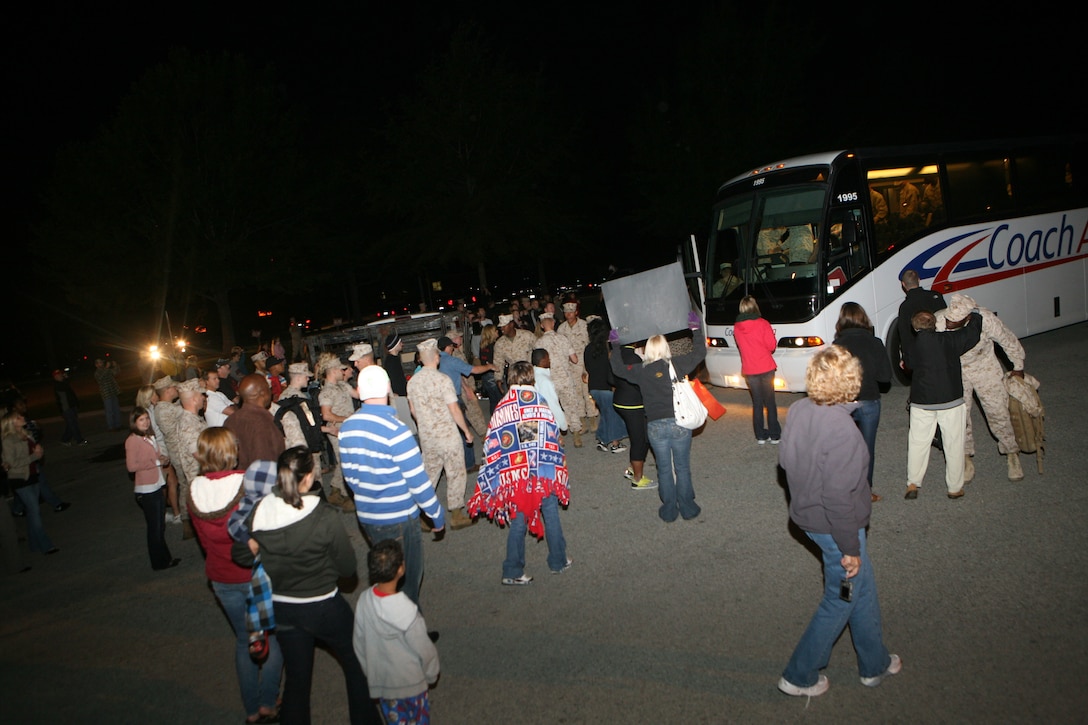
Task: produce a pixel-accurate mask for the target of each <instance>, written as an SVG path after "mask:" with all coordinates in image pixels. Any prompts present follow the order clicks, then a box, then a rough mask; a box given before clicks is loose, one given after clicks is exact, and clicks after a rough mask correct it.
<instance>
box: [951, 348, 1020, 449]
mask: <svg viewBox="0 0 1088 725" xmlns="http://www.w3.org/2000/svg"><path fill="white" fill-rule="evenodd" d="M1004 381H1005V368H1003V367H1002V366H1001V363H1000V362H998V360H997V358H996V357H989V358H985V359H984V360H983V361H982V362H981V363H972V364H971V365H965V366H964V367H963V400H964V402H965V403H967V435H966V436H965V437H964V439H963V445H964V452H965V453H966V454H967V455H969V456H973V455H975V437H974V433H973V432H972V430H971V409H972V408H973V406H974V400H973V396H972V393H974V395H977V396H978V402H979V404H980V405H981V406H982V411H983V413H984V414H985V416H986V423H988V424H989V426H990V432H991V433H993V435H994V437H995V438H997V450H998V452H1000V453H1019V452H1020V446H1018V445H1017V444H1016V433H1015V432H1013V429H1012V420H1011V419H1010V418H1009V393H1008V391H1006V390H1005V382H1004Z"/></svg>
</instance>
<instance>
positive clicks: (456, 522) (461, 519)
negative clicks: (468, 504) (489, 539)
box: [446, 509, 476, 531]
mask: <svg viewBox="0 0 1088 725" xmlns="http://www.w3.org/2000/svg"><path fill="white" fill-rule="evenodd" d="M446 518H447V519H448V520H449V524H450V528H451V529H453V530H454V531H457V530H458V529H463V528H465V527H467V526H472V525H473V524H474V523H476V519H474V518H472V517H470V516H469V515H468V514H467V513H465V510H464V509H454V510H453V511H450V512H449V515H448V516H447V517H446Z"/></svg>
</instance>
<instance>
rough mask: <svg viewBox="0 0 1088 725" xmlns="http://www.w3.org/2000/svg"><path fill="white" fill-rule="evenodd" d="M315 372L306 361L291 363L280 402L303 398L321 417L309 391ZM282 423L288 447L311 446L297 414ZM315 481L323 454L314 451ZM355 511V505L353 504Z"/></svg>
mask: <svg viewBox="0 0 1088 725" xmlns="http://www.w3.org/2000/svg"><path fill="white" fill-rule="evenodd" d="M312 377H313V374H312V373H311V372H310V368H309V365H308V364H307V363H304V362H298V363H291V365H290V367H289V368H288V376H287V378H288V381H289V384H288V385H287V387H286V388H284V389H283V392H282V393H280V402H285V401H288V400H290V399H291V398H303V399H304V400H306V401H308V406H309V408H310V412H311V413H312V414H313V415H314V417H315V419H320V417H321V409H320V408H319V407H318V405H317V404H316V403H314V401H313V400H312V399H311V398H310V393H309V392H308V391H307V388H308V384H309V381H310V378H312ZM278 408H279V403H273V404H272V407H271V408H270V409H269V410H271V412H272V415H275V414H276V410H277V409H278ZM280 423H281V424H282V425H283V437H284V440H285V442H286V444H287V447H288V448H294V447H295V446H302V447H304V448H308V447H309V442H308V441H307V440H306V434H305V433H303V432H302V423H300V422H299V419H298V416H297V415H290V414H288V415H285V416H283V417H282V418H280ZM313 456H314V481H316V482H317V483H318V484H319V485H320V483H321V468H322V464H321V454H320V453H314V454H313ZM352 510H353V511H354V505H353V506H352Z"/></svg>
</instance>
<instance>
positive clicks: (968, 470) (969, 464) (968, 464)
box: [963, 456, 1012, 483]
mask: <svg viewBox="0 0 1088 725" xmlns="http://www.w3.org/2000/svg"><path fill="white" fill-rule="evenodd" d="M1009 470H1010V471H1011V470H1012V469H1011V468H1010V469H1009ZM974 477H975V459H974V458H973V457H971V456H964V457H963V482H964V483H970V482H971V479H972V478H974Z"/></svg>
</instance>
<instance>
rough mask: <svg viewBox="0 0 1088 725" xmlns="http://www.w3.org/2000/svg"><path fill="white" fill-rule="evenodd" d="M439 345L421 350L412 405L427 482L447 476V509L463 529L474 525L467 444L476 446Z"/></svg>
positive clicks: (454, 524) (427, 342) (430, 344)
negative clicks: (468, 499) (441, 363)
mask: <svg viewBox="0 0 1088 725" xmlns="http://www.w3.org/2000/svg"><path fill="white" fill-rule="evenodd" d="M436 342H437V341H434V340H425V341H424V342H422V343H420V346H419V359H420V362H421V363H422V364H423V367H422V368H420V370H419V371H418V372H417V373H416V374H415V375H413V376H412V378H411V379H410V380H409V381H408V404H409V405H410V406H411V409H412V415H413V416H414V417H415V419H416V425H417V427H418V429H419V448H420V451H421V453H422V454H423V469H424V471H426V473H427V478H429V479H430V480H431V481H433V482H434V484H435V488H437V487H438V479H439V477H440V476H441V475H442V471H443V470H445V472H446V509H447V511H448V512H449V522H450V527H451V528H453V529H459V528H462V527H464V526H468V525H470V524H472V523H473V522H472V519H471V518H470V517H469V516H468V514H467V513H465V510H464V507H465V487H466V485H467V482H468V473H467V471H466V470H465V448H464V446H465V443H466V442H469V443H471V442H472V431H471V430H470V429H469V427H468V423H467V422H466V420H465V417H464V415H462V413H461V407H460V405H459V404H458V396H457V391H456V390H454V389H453V383H452V382H451V381H450V378H449V376H448V375H446V374H444V373H442V372H439V370H438V360H439V356H438V348H437V345H436Z"/></svg>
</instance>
